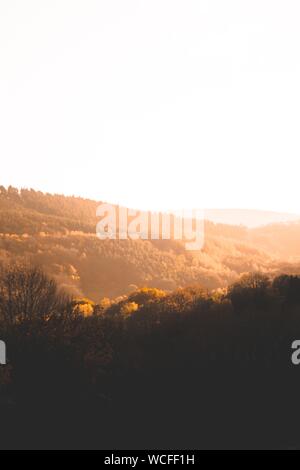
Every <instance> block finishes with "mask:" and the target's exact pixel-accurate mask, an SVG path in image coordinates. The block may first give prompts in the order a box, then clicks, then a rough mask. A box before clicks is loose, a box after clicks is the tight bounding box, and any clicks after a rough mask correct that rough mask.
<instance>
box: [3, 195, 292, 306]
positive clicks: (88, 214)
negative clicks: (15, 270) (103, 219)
mask: <svg viewBox="0 0 300 470" xmlns="http://www.w3.org/2000/svg"><path fill="white" fill-rule="evenodd" d="M98 205H99V202H96V201H91V200H86V199H82V198H76V197H65V196H61V195H50V194H44V193H41V192H36V191H34V190H27V189H22V190H18V189H16V188H12V187H10V188H7V189H6V188H4V187H0V261H1V263H15V262H16V261H21V262H23V261H27V262H28V261H29V262H30V263H32V264H34V265H39V266H41V267H42V268H43V269H44V271H45V272H46V273H47V274H49V275H50V276H52V277H54V278H55V279H56V280H57V281H58V283H59V285H61V286H62V287H64V288H65V289H66V290H68V291H69V292H70V293H72V294H75V295H76V296H85V297H89V298H91V299H92V300H95V301H99V300H100V299H101V298H102V297H117V296H119V295H123V294H128V293H129V292H131V291H132V290H134V288H135V286H136V287H138V288H139V287H156V288H161V289H167V290H172V289H175V288H177V287H184V286H187V285H191V284H195V283H199V284H201V285H202V286H203V287H204V288H208V289H216V288H219V287H220V288H222V287H224V286H227V285H229V284H232V283H233V282H234V281H236V280H237V279H238V277H239V276H240V274H243V273H248V272H253V271H258V270H259V271H262V272H266V273H268V274H271V275H273V274H274V275H275V274H279V273H280V272H283V271H284V272H291V273H297V272H298V271H299V269H298V264H297V261H298V256H299V257H300V246H299V243H298V240H299V236H300V225H299V224H296V223H293V224H278V225H273V226H268V227H262V228H258V229H252V230H251V229H247V228H246V227H242V226H229V225H225V224H223V225H220V224H219V225H217V224H214V223H212V222H208V221H206V223H205V246H204V248H203V250H202V251H200V252H188V251H186V250H185V249H184V246H183V244H182V243H180V242H177V241H174V240H169V241H166V240H165V241H142V240H138V241H132V240H120V241H111V240H106V241H101V240H99V239H98V238H97V237H96V224H97V222H98V219H97V217H96V209H97V207H98Z"/></svg>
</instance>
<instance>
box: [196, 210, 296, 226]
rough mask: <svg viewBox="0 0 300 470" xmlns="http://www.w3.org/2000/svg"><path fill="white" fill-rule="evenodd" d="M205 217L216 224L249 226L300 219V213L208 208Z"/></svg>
mask: <svg viewBox="0 0 300 470" xmlns="http://www.w3.org/2000/svg"><path fill="white" fill-rule="evenodd" d="M205 218H206V219H207V220H210V221H211V222H214V223H216V224H228V225H244V226H246V227H249V228H256V227H260V226H265V225H270V224H280V223H289V222H299V221H300V215H299V214H287V213H284V212H273V211H261V210H251V209H206V210H205Z"/></svg>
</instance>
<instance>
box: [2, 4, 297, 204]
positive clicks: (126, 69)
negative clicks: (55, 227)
mask: <svg viewBox="0 0 300 470" xmlns="http://www.w3.org/2000/svg"><path fill="white" fill-rule="evenodd" d="M299 24H300V2H299V0H280V1H278V0H236V1H234V0H226V1H225V0H207V1H204V0H147V1H143V0H26V1H24V0H0V155H1V174H0V183H1V184H4V185H9V184H12V185H16V186H26V187H33V188H35V189H41V190H44V191H50V192H59V193H66V194H76V195H82V196H87V197H91V198H96V199H100V200H107V201H111V202H120V203H123V204H126V205H128V206H132V207H142V208H153V209H156V208H161V209H164V208H173V207H174V208H177V209H180V208H183V207H219V208H220V207H224V208H230V207H239V208H257V209H258V208H261V209H273V210H279V211H288V212H297V213H300V197H299V184H300V175H299V172H298V169H299V168H300V164H299V157H300V27H299Z"/></svg>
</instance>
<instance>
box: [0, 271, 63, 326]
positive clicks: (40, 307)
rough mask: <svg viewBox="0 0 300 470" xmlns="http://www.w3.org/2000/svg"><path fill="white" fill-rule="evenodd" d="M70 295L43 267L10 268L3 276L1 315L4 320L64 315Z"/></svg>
mask: <svg viewBox="0 0 300 470" xmlns="http://www.w3.org/2000/svg"><path fill="white" fill-rule="evenodd" d="M68 301H69V299H68V297H67V296H66V295H65V294H63V293H60V292H59V290H58V287H57V284H56V282H55V281H53V280H52V279H49V278H48V277H47V276H46V275H45V274H44V273H43V272H42V271H41V270H40V269H38V268H30V267H26V266H16V267H12V268H8V269H6V270H4V271H3V272H2V275H1V276H0V317H1V318H2V320H4V321H5V323H10V324H12V323H16V322H19V321H22V320H25V319H32V318H50V317H51V316H53V315H62V314H63V313H64V312H65V311H66V309H67V305H68Z"/></svg>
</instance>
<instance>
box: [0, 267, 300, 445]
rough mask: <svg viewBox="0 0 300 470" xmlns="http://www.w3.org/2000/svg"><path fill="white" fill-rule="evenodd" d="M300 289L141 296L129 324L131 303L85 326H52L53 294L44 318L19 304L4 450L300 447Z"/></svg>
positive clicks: (252, 287)
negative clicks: (296, 359)
mask: <svg viewBox="0 0 300 470" xmlns="http://www.w3.org/2000/svg"><path fill="white" fill-rule="evenodd" d="M28 275H29V273H22V275H21V274H20V277H18V276H17V279H22V280H23V279H28V277H27V276H28ZM13 279H16V278H15V277H13ZM29 279H31V277H30V275H29ZM37 279H39V282H40V283H41V285H42V286H48V288H49V284H48V283H47V282H46V280H45V279H44V278H43V277H42V278H40V277H39V276H38V277H37ZM297 279H298V278H297ZM295 284H297V283H296V280H295V278H284V279H281V280H280V279H276V280H274V281H272V280H269V279H265V277H263V276H261V275H258V274H256V275H254V276H252V277H251V276H248V277H247V278H243V279H242V281H241V283H240V285H235V286H234V288H232V289H230V290H229V292H228V294H226V293H221V294H219V295H216V293H214V294H210V293H208V292H205V291H203V290H201V289H197V288H189V289H183V290H181V291H177V292H175V293H170V294H169V293H164V294H163V293H162V292H161V291H153V290H152V291H147V290H142V291H141V292H136V293H135V294H132V295H131V296H129V297H128V302H127V303H129V304H130V305H131V304H132V303H134V304H135V305H136V307H135V308H134V309H131V310H130V313H128V312H127V310H126V312H127V313H126V314H124V308H125V306H126V305H127V304H126V300H125V299H122V300H121V301H120V304H119V305H118V304H115V305H114V308H113V309H112V308H111V307H110V306H108V308H107V311H106V312H105V311H104V310H103V308H102V309H97V308H95V312H96V313H97V312H100V311H101V314H99V315H97V314H95V315H93V316H90V317H87V318H86V317H84V316H83V315H80V314H78V312H77V314H75V315H74V314H72V315H71V314H70V315H69V316H68V315H65V314H62V315H57V314H55V313H53V314H51V315H49V312H57V309H58V310H59V309H60V307H59V304H60V303H59V302H57V298H56V297H55V296H54V297H53V295H54V294H53V292H54V291H53V290H52V289H51V288H49V290H48V289H46V292H48V294H49V292H50V293H51V292H52V294H53V295H50V294H49V295H50V297H49V295H46V296H44V295H42V296H41V299H45V298H46V299H49V298H50V299H52V301H51V302H47V303H46V302H44V301H43V302H42V301H41V303H40V304H39V305H42V306H44V305H45V304H47V305H48V307H47V308H43V309H42V310H41V312H43V313H42V314H41V315H40V314H39V313H40V310H39V309H38V308H33V310H32V311H33V312H34V314H32V315H31V314H30V310H27V312H28V313H27V315H26V316H24V315H22V314H21V312H22V308H21V307H20V305H24V304H22V303H18V308H16V307H15V310H14V311H15V312H18V314H17V315H15V316H14V318H17V319H18V321H14V322H10V321H9V324H8V325H7V326H6V328H3V329H2V330H1V331H2V332H3V333H2V336H3V337H2V338H1V339H3V340H5V342H6V344H7V356H8V365H7V366H6V368H5V369H0V413H1V423H2V426H1V428H0V434H1V436H0V447H1V448H9V447H12V448H19V447H21V448H23V447H25V448H99V449H101V448H102V449H112V450H113V449H136V448H141V449H145V448H150V449H163V448H168V449H180V448H186V449H193V448H197V449H202V448H213V449H215V448H288V447H293V446H298V445H299V442H300V433H299V422H300V409H299V396H300V369H298V368H297V367H295V366H293V365H292V363H291V354H292V351H291V344H292V342H293V341H294V340H295V339H299V338H300V312H299V311H298V298H297V296H294V294H293V295H292V296H291V294H290V292H294V286H295ZM6 285H7V284H6ZM18 285H19V288H20V286H21V284H18ZM30 285H31V284H30V283H29V281H28V280H26V282H24V286H25V287H26V288H25V290H24V292H28V291H29V290H30V289H29V288H28V286H30ZM38 285H40V284H39V283H38ZM51 285H52V284H51ZM289 285H290V286H291V288H288V287H287V286H289ZM17 292H18V293H19V289H17ZM38 292H42V293H45V290H44V289H39V290H38ZM233 293H235V294H236V293H238V298H239V300H240V301H241V303H240V302H234V301H233V297H232V295H233ZM18 295H19V294H18ZM23 296H24V293H23V294H22V296H21V297H22V298H23ZM34 296H35V294H34ZM34 296H33V297H34ZM244 296H245V299H247V300H245V301H244V302H242V300H243V297H244ZM25 297H26V296H25ZM287 298H288V299H289V302H286V299H287ZM11 299H13V297H11ZM29 299H31V296H30V295H29ZM53 299H55V300H53ZM262 299H263V301H262ZM26 305H27V304H26ZM35 305H36V304H35V303H34V302H33V303H32V306H33V307H35ZM245 305H247V306H248V307H247V308H244V306H245ZM283 305H286V307H285V309H283V308H282V306H283ZM96 307H97V306H96ZM46 312H48V313H46ZM62 312H65V309H64V308H63V310H62ZM8 318H9V319H10V317H8ZM3 319H5V317H4V316H2V321H3ZM2 325H3V323H2Z"/></svg>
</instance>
